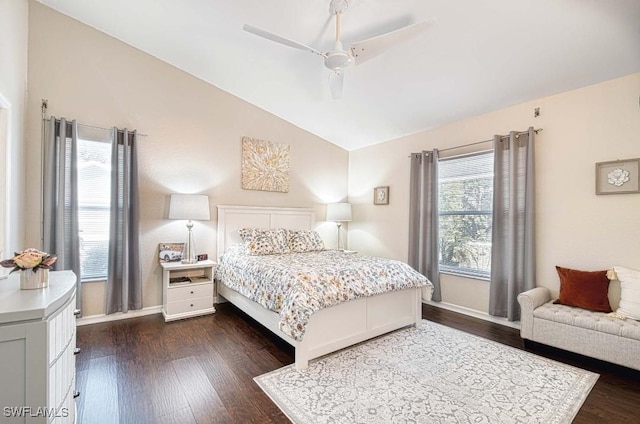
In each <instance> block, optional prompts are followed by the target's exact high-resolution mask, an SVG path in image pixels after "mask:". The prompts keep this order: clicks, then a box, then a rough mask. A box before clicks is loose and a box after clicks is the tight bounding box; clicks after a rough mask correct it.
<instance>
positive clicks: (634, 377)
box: [76, 304, 640, 424]
mask: <svg viewBox="0 0 640 424" xmlns="http://www.w3.org/2000/svg"><path fill="white" fill-rule="evenodd" d="M423 317H424V318H425V319H429V320H432V321H435V322H439V323H442V324H445V325H448V326H450V327H453V328H457V329H460V330H463V331H466V332H469V333H472V334H476V335H478V336H482V337H485V338H488V339H491V340H495V341H498V342H501V343H504V344H507V345H510V346H513V347H516V348H520V349H524V348H525V347H524V345H523V342H522V340H521V339H520V335H519V332H518V330H515V329H512V328H508V327H505V326H502V325H499V324H493V323H490V322H487V321H484V320H479V319H476V318H471V317H468V316H465V315H460V314H457V313H455V312H451V311H447V310H444V309H440V308H436V307H433V306H427V305H423ZM77 346H78V347H80V348H81V349H82V351H81V352H80V354H78V356H77V359H76V366H77V389H78V390H79V391H80V392H81V394H80V397H79V398H78V399H77V407H78V423H79V424H98V423H123V424H124V423H132V424H142V423H180V424H185V423H286V422H288V420H287V418H286V417H285V416H284V415H283V414H282V413H281V412H280V410H279V409H278V407H277V406H275V404H273V402H271V400H270V399H269V398H268V397H267V396H266V395H265V394H264V393H263V392H262V390H260V388H259V387H258V386H257V385H256V384H255V383H254V381H253V377H255V376H258V375H260V374H263V373H265V372H268V371H271V370H274V369H277V368H280V367H282V366H284V365H287V364H290V363H292V362H293V360H294V355H293V348H291V347H290V346H289V345H287V344H286V343H284V342H283V341H281V340H280V339H278V338H277V337H276V336H274V335H272V334H270V333H269V332H268V331H267V330H266V329H264V328H263V327H261V326H260V325H259V324H257V323H256V322H255V321H253V320H252V319H251V318H248V317H247V316H246V315H244V314H243V313H242V312H240V311H238V310H237V309H235V307H233V306H232V305H230V304H222V305H218V307H217V312H216V313H215V314H214V315H207V316H203V317H197V318H191V319H187V320H182V321H175V322H170V323H165V322H164V321H163V319H162V316H161V315H153V316H148V317H141V318H134V319H128V320H122V321H115V322H111V323H104V324H93V325H87V326H82V327H78V333H77ZM526 350H528V351H531V352H534V353H536V354H540V355H543V356H545V357H548V358H551V359H554V360H558V361H561V362H565V363H568V364H571V365H575V366H578V367H580V368H583V369H587V370H590V371H593V372H597V373H599V374H600V378H599V379H598V382H597V383H596V385H595V387H594V388H593V390H592V391H591V393H590V395H589V397H588V398H587V400H586V401H585V403H584V405H583V407H582V409H581V410H580V412H579V413H578V415H577V417H576V419H575V421H574V423H598V424H601V423H637V422H640V373H638V372H636V371H633V370H630V369H627V368H623V367H617V366H614V365H611V364H607V363H603V362H600V361H596V360H592V359H589V358H585V357H582V356H580V355H575V354H571V353H568V352H564V351H560V350H557V349H553V348H550V347H546V346H542V345H534V346H527V347H526ZM639 354H640V352H639Z"/></svg>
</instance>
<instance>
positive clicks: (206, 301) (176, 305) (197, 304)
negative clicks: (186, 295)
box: [167, 293, 213, 315]
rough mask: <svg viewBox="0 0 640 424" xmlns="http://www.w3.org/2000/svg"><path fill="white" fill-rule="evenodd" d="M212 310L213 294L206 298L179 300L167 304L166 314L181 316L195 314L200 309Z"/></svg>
mask: <svg viewBox="0 0 640 424" xmlns="http://www.w3.org/2000/svg"><path fill="white" fill-rule="evenodd" d="M207 308H213V293H210V294H209V296H206V297H197V298H194V299H186V300H179V301H177V302H169V303H167V314H168V315H174V314H182V313H185V312H195V311H199V310H201V309H207Z"/></svg>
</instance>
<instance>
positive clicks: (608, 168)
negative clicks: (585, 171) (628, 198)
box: [596, 158, 640, 194]
mask: <svg viewBox="0 0 640 424" xmlns="http://www.w3.org/2000/svg"><path fill="white" fill-rule="evenodd" d="M627 193H640V158H635V159H625V160H614V161H610V162H598V163H596V194H627Z"/></svg>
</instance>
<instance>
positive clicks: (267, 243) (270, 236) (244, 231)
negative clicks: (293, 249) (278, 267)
mask: <svg viewBox="0 0 640 424" xmlns="http://www.w3.org/2000/svg"><path fill="white" fill-rule="evenodd" d="M238 234H240V237H241V238H242V241H243V242H245V244H246V246H247V253H248V254H249V255H277V254H280V253H289V247H288V244H287V238H288V237H287V230H285V229H283V228H273V229H261V228H241V229H240V230H238Z"/></svg>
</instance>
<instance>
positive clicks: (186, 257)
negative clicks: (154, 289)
mask: <svg viewBox="0 0 640 424" xmlns="http://www.w3.org/2000/svg"><path fill="white" fill-rule="evenodd" d="M187 228H188V229H189V235H188V237H187V242H186V243H185V244H184V247H183V248H182V260H181V261H180V262H182V263H183V264H195V263H197V262H198V257H197V256H196V245H195V243H194V242H193V232H192V231H191V229H192V228H193V223H192V222H191V220H189V222H188V223H187Z"/></svg>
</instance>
